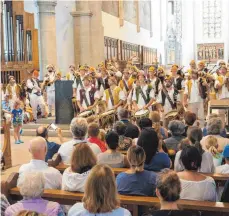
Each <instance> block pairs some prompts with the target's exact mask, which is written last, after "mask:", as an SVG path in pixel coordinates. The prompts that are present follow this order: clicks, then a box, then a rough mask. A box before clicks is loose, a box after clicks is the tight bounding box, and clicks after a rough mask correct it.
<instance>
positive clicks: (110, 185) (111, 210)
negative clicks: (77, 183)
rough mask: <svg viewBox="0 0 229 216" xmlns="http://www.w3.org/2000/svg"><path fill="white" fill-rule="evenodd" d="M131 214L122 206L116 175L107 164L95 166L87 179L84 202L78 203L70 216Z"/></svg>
mask: <svg viewBox="0 0 229 216" xmlns="http://www.w3.org/2000/svg"><path fill="white" fill-rule="evenodd" d="M82 215H84V216H90V215H100V216H131V214H130V212H129V211H128V210H126V209H123V208H121V207H120V202H119V200H118V194H117V189H116V183H115V177H114V173H113V172H112V170H111V168H110V167H109V166H107V165H97V166H95V167H94V168H93V169H92V170H91V172H90V174H89V176H88V179H87V182H86V185H85V192H84V197H83V199H82V203H76V204H75V205H74V206H72V208H71V209H70V210H69V212H68V216H82Z"/></svg>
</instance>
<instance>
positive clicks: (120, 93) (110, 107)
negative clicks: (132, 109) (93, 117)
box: [102, 87, 126, 110]
mask: <svg viewBox="0 0 229 216" xmlns="http://www.w3.org/2000/svg"><path fill="white" fill-rule="evenodd" d="M116 88H117V87H116ZM112 94H113V93H112ZM102 100H103V101H107V97H106V93H105V92H104V93H103V99H102ZM119 100H122V101H125V100H126V95H125V93H124V91H122V90H121V91H120V92H119ZM107 109H108V110H111V109H113V105H112V102H111V98H110V97H109V100H108V104H107Z"/></svg>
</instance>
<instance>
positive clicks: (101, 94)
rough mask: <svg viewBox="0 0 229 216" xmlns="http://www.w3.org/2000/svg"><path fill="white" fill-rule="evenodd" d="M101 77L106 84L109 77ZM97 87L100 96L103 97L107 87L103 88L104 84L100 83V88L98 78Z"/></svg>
mask: <svg viewBox="0 0 229 216" xmlns="http://www.w3.org/2000/svg"><path fill="white" fill-rule="evenodd" d="M101 79H102V80H103V83H104V85H105V79H107V77H101ZM95 88H96V89H98V90H99V94H100V97H102V96H103V94H104V91H105V89H104V88H103V85H100V88H99V82H98V79H97V80H96V83H95Z"/></svg>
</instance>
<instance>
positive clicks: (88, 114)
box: [78, 110, 94, 118]
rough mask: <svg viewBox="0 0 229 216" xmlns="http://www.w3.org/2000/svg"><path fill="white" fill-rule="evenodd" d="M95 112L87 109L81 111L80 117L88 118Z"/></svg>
mask: <svg viewBox="0 0 229 216" xmlns="http://www.w3.org/2000/svg"><path fill="white" fill-rule="evenodd" d="M93 114H94V112H93V111H92V110H85V111H83V112H81V113H79V115H78V117H82V118H87V117H89V116H91V115H93Z"/></svg>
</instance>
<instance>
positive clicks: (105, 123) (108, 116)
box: [100, 109, 116, 129]
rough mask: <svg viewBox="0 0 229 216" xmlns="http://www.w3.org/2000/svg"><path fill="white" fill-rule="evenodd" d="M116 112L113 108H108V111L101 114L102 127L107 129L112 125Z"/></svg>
mask: <svg viewBox="0 0 229 216" xmlns="http://www.w3.org/2000/svg"><path fill="white" fill-rule="evenodd" d="M115 114H116V110H115V109H111V110H108V111H107V112H104V113H102V114H101V115H100V124H101V126H102V128H104V129H105V128H107V127H109V126H112V125H113V124H114V122H115Z"/></svg>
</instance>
